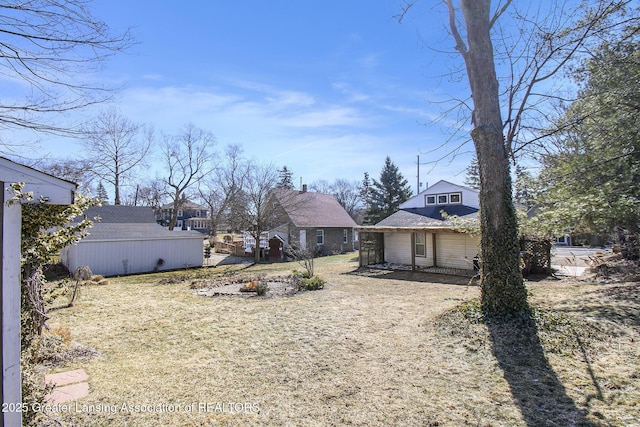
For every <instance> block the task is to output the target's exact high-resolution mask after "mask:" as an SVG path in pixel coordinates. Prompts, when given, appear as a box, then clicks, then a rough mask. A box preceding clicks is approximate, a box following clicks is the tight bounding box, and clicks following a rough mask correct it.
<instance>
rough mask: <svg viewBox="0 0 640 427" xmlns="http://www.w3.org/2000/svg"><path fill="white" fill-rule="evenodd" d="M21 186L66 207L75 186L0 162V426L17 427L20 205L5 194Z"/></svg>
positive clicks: (18, 413)
mask: <svg viewBox="0 0 640 427" xmlns="http://www.w3.org/2000/svg"><path fill="white" fill-rule="evenodd" d="M17 182H23V183H24V184H25V185H24V188H23V191H26V192H32V193H33V196H34V199H35V200H40V198H41V197H45V198H46V199H47V203H51V204H59V205H68V204H72V203H73V199H74V193H75V191H76V188H77V186H76V184H74V183H72V182H69V181H65V180H62V179H58V178H55V177H53V176H51V175H47V174H45V173H42V172H39V171H37V170H34V169H31V168H29V167H26V166H23V165H20V164H18V163H14V162H12V161H10V160H7V159H5V158H0V187H1V188H0V192H1V193H0V204H1V205H2V206H1V207H0V223H1V224H2V226H1V227H0V234H1V235H2V239H0V240H2V245H1V246H0V252H1V253H2V257H0V259H1V260H2V261H1V266H2V268H1V269H0V281H1V282H2V287H1V291H0V299H1V300H2V329H1V331H2V332H1V337H2V353H0V364H1V365H2V385H1V387H0V394H1V396H2V407H3V409H5V408H6V409H8V410H7V411H5V410H3V411H2V415H1V416H0V426H21V425H22V414H21V413H20V411H19V410H11V408H20V406H19V405H20V403H21V402H22V396H21V380H20V239H21V234H20V233H21V227H20V224H21V218H22V209H21V206H20V204H12V205H9V204H8V203H7V199H8V198H9V197H10V196H11V195H10V193H9V192H8V190H9V189H10V186H11V184H12V183H17Z"/></svg>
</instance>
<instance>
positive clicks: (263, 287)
mask: <svg viewBox="0 0 640 427" xmlns="http://www.w3.org/2000/svg"><path fill="white" fill-rule="evenodd" d="M267 292H269V286H267V284H266V283H264V282H260V283H258V286H256V293H257V294H258V295H265V294H266V293H267Z"/></svg>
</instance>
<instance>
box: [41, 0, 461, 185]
mask: <svg viewBox="0 0 640 427" xmlns="http://www.w3.org/2000/svg"><path fill="white" fill-rule="evenodd" d="M403 4H404V2H403V1H400V0H348V1H344V0H340V1H338V0H324V1H318V0H312V1H311V0H310V1H304V2H294V1H284V0H269V1H265V0H242V1H229V0H225V1H223V0H211V1H181V2H178V1H142V0H135V1H127V2H125V1H122V0H108V1H107V0H100V1H96V2H94V3H93V6H92V10H93V11H94V14H95V15H96V16H97V17H98V18H100V19H101V20H104V21H105V22H106V23H107V24H108V25H109V26H110V27H112V29H113V30H114V31H120V30H123V29H125V28H127V27H132V28H133V33H134V35H135V37H136V39H137V40H138V42H139V43H138V44H137V45H135V46H134V47H132V48H131V49H130V50H129V51H128V52H127V53H126V54H120V55H117V56H115V57H113V58H111V59H110V60H109V61H108V62H107V63H106V67H105V69H104V70H102V71H101V73H100V74H99V75H97V76H94V78H97V79H100V80H102V81H106V82H109V83H112V84H114V85H123V90H122V91H121V92H119V94H118V96H117V98H116V99H115V101H114V105H115V106H116V107H118V108H119V109H120V110H121V111H122V112H123V114H124V115H125V116H127V117H129V118H131V119H132V120H134V121H137V122H140V123H148V124H152V125H153V126H154V127H155V130H156V134H157V135H158V136H159V135H160V134H161V133H167V134H173V133H178V132H179V131H180V129H181V127H183V126H184V125H185V124H187V123H193V124H194V125H195V126H197V127H200V128H203V129H207V130H210V131H211V132H213V133H214V134H215V135H216V138H217V141H218V147H219V149H220V150H219V151H221V148H222V147H224V146H225V145H228V144H239V145H241V146H242V147H243V148H244V152H245V155H246V156H248V157H253V158H255V159H257V160H258V161H263V162H267V163H268V162H272V163H274V164H275V165H276V166H278V167H282V166H284V165H286V166H287V167H288V168H289V169H291V170H292V171H293V173H294V179H295V181H294V182H296V183H297V182H299V180H300V178H302V180H303V181H304V182H306V183H312V182H313V181H316V180H318V179H326V180H328V181H333V180H334V179H336V178H346V179H350V180H358V181H359V180H361V179H362V177H363V173H364V172H369V174H370V175H371V176H372V177H373V178H378V176H379V173H380V170H381V168H382V166H383V164H384V159H385V156H387V155H389V156H391V159H392V160H393V162H394V163H395V164H396V165H398V166H399V167H400V170H401V172H402V173H403V175H404V176H405V178H407V179H408V180H409V183H410V184H411V186H412V188H413V189H414V190H415V186H416V155H418V154H420V153H422V154H420V157H421V160H422V161H428V160H432V159H435V158H438V157H440V156H441V155H443V154H444V153H445V151H446V150H445V149H440V150H437V151H436V152H431V153H430V152H429V151H430V150H433V149H435V148H436V147H439V146H440V145H441V144H442V143H443V142H445V140H446V139H447V138H448V136H449V135H450V134H451V132H450V130H448V129H447V127H446V124H444V123H439V124H437V125H428V124H429V123H430V121H431V120H432V119H433V118H435V117H437V116H438V112H439V110H440V108H441V107H440V106H438V105H434V104H433V103H431V102H430V101H432V100H443V99H449V98H450V96H451V95H450V94H451V93H453V92H454V91H455V90H460V88H463V90H464V88H465V86H464V85H466V80H463V81H462V82H458V83H449V82H448V81H447V79H438V78H437V76H440V75H442V74H444V73H447V72H448V70H450V69H451V68H452V67H453V66H455V65H459V64H460V59H459V58H457V57H456V56H455V55H446V54H444V53H439V52H436V51H435V50H434V49H432V48H433V47H436V48H438V49H442V50H443V51H448V52H451V51H452V46H453V42H452V41H451V38H450V36H449V35H448V33H447V32H446V27H445V23H446V21H445V19H444V15H443V14H444V12H445V11H444V6H443V5H442V4H440V3H439V2H423V5H422V6H421V7H422V9H418V8H416V9H415V10H413V11H412V13H410V14H409V15H408V16H407V18H406V19H405V21H404V22H403V23H402V24H399V23H398V22H397V21H396V20H395V19H394V18H393V15H396V14H398V13H399V12H400V10H401V8H402V5H403ZM424 41H426V42H427V43H428V45H429V46H430V47H431V48H428V47H426V46H425V45H424ZM461 85H462V86H461ZM467 90H468V89H467ZM87 114H88V115H91V112H88V113H87ZM40 141H41V142H40V144H41V147H42V152H43V153H51V155H52V156H54V157H55V156H68V155H70V153H79V152H81V148H82V147H81V143H73V142H69V141H61V140H50V139H47V138H40ZM458 142H460V141H458ZM452 146H453V145H449V147H452ZM470 150H471V146H470V145H467V148H466V150H463V153H462V154H460V155H459V156H456V157H455V158H453V159H451V158H449V159H447V160H443V161H441V162H439V163H438V164H437V165H436V166H435V167H433V168H432V166H431V165H423V166H421V171H420V173H421V181H423V182H425V181H428V182H429V183H435V182H436V181H437V180H439V179H448V180H451V181H454V182H459V183H461V182H462V181H463V180H464V168H465V167H466V166H467V164H468V162H469V158H470Z"/></svg>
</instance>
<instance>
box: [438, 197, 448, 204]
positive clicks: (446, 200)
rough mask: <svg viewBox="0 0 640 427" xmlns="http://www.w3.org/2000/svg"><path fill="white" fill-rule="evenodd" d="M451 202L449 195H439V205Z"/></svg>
mask: <svg viewBox="0 0 640 427" xmlns="http://www.w3.org/2000/svg"><path fill="white" fill-rule="evenodd" d="M448 202H449V195H448V194H438V204H439V205H446V204H447V203H448Z"/></svg>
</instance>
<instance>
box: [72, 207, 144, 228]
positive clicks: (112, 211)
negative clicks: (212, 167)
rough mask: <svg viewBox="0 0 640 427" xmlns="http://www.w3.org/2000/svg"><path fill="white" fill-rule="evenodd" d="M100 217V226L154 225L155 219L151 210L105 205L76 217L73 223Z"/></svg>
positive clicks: (92, 208) (90, 209)
mask: <svg viewBox="0 0 640 427" xmlns="http://www.w3.org/2000/svg"><path fill="white" fill-rule="evenodd" d="M95 217H100V220H99V222H100V223H101V224H155V223H156V219H155V216H154V213H153V208H150V207H145V206H122V205H105V206H94V207H91V208H89V209H87V210H86V211H84V214H83V215H82V216H79V217H76V219H75V221H81V220H82V219H84V218H89V219H93V218H95Z"/></svg>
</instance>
